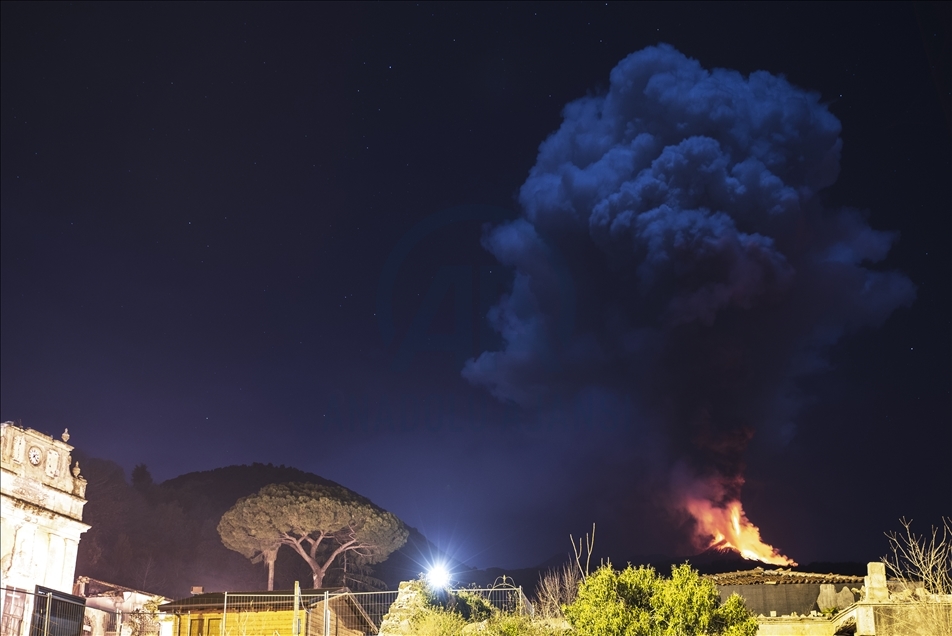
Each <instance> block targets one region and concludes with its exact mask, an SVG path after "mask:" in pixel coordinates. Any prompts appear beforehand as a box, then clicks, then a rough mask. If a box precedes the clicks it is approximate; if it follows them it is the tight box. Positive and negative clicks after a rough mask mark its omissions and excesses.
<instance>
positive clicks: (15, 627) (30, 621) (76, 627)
mask: <svg viewBox="0 0 952 636" xmlns="http://www.w3.org/2000/svg"><path fill="white" fill-rule="evenodd" d="M85 609H86V607H85V599H83V598H81V597H77V596H73V595H72V594H66V593H64V592H59V591H57V590H51V589H48V588H45V587H42V586H39V585H38V586H36V589H35V591H33V592H30V591H28V590H22V589H18V588H15V587H9V586H5V587H4V588H3V594H2V595H0V636H81V635H82V634H83V631H84V630H83V628H84V625H85V621H84V618H85Z"/></svg>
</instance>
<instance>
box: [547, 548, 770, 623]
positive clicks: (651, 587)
mask: <svg viewBox="0 0 952 636" xmlns="http://www.w3.org/2000/svg"><path fill="white" fill-rule="evenodd" d="M565 616H566V618H568V620H569V623H570V624H571V625H572V627H574V628H575V631H576V632H577V633H580V634H586V635H588V636H621V635H624V636H685V635H688V634H690V635H692V636H693V635H697V636H754V635H755V634H756V633H757V621H756V619H755V618H754V617H753V616H752V615H751V613H750V611H749V610H748V609H747V607H746V606H745V605H744V601H743V599H742V598H741V597H740V596H737V595H736V594H733V595H731V597H730V598H728V599H727V601H726V602H724V603H723V604H722V603H721V600H720V596H719V594H718V591H717V587H716V586H715V585H714V583H712V582H711V581H706V580H704V579H702V578H701V577H700V576H699V575H698V573H697V572H696V571H695V570H693V569H691V568H690V566H688V565H681V566H678V567H674V568H672V569H671V577H670V578H664V577H661V576H658V574H657V573H656V572H655V570H654V569H653V568H646V567H639V568H633V567H631V566H628V567H627V568H625V569H624V570H621V571H618V570H615V569H614V568H612V567H611V566H610V565H606V566H603V567H601V568H599V569H598V570H597V571H596V572H595V573H593V574H591V575H590V576H588V577H587V578H586V579H585V580H584V581H582V583H581V585H580V586H579V590H578V596H577V597H576V599H575V602H574V603H572V604H571V605H569V606H568V607H566V608H565Z"/></svg>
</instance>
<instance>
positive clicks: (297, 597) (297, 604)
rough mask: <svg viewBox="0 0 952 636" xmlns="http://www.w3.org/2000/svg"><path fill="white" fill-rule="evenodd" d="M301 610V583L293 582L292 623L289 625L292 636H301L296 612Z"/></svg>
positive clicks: (299, 622)
mask: <svg viewBox="0 0 952 636" xmlns="http://www.w3.org/2000/svg"><path fill="white" fill-rule="evenodd" d="M300 611H301V583H300V582H299V581H295V582H294V624H293V625H291V633H292V634H294V636H301V619H300V618H298V612H300Z"/></svg>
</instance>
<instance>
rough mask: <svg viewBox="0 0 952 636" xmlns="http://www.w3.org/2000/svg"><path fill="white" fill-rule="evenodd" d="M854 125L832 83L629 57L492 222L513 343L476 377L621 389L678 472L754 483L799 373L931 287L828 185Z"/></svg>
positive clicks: (482, 364)
mask: <svg viewBox="0 0 952 636" xmlns="http://www.w3.org/2000/svg"><path fill="white" fill-rule="evenodd" d="M839 135H840V122H839V121H838V120H837V119H836V117H835V116H833V115H832V114H831V113H830V112H829V111H828V110H827V108H826V106H825V105H824V104H822V103H821V102H820V97H819V95H818V94H816V93H812V92H809V91H805V90H803V89H800V88H798V87H795V86H793V85H791V84H790V83H789V82H787V81H786V79H784V78H783V77H781V76H776V75H772V74H770V73H767V72H762V71H761V72H755V73H752V74H751V75H749V76H747V77H745V76H743V75H741V74H740V73H738V72H736V71H732V70H728V69H714V70H706V69H704V68H702V66H701V65H700V64H699V63H698V62H697V61H695V60H692V59H689V58H687V57H685V56H684V55H683V54H681V53H680V52H678V51H677V50H675V49H673V48H672V47H670V46H667V45H660V46H655V47H650V48H647V49H644V50H642V51H639V52H636V53H634V54H632V55H630V56H629V57H627V58H626V59H624V60H622V61H621V62H620V63H619V64H618V65H617V66H616V67H615V68H614V70H613V71H612V73H611V81H610V88H609V90H608V92H607V94H605V95H601V96H588V97H584V98H581V99H578V100H576V101H573V102H571V103H570V104H568V105H567V106H566V107H565V109H564V111H563V123H562V125H561V127H560V128H559V129H558V130H557V131H555V132H554V133H553V134H552V135H551V136H550V137H549V138H548V139H546V140H545V141H544V142H543V143H542V145H541V146H540V149H539V154H538V159H537V162H536V164H535V166H534V167H533V168H532V169H531V171H530V173H529V177H528V179H527V180H526V182H525V183H524V184H523V186H522V188H521V191H520V194H519V201H520V204H521V206H522V209H523V213H522V216H521V218H519V219H518V220H515V221H513V222H510V223H507V224H503V225H500V226H497V227H495V228H493V229H491V230H489V231H488V232H487V234H486V236H485V237H484V245H485V247H486V248H487V249H488V250H489V251H490V252H491V253H492V254H494V255H495V256H496V258H497V259H498V260H499V261H500V262H501V263H503V264H504V265H506V266H508V267H510V268H512V269H513V270H514V273H515V275H514V281H513V285H512V289H511V292H510V293H508V294H507V295H506V296H504V297H503V298H502V299H501V300H500V301H499V303H498V304H497V305H496V306H495V307H494V308H493V309H492V310H491V311H490V313H489V316H488V319H489V320H490V322H491V324H492V326H493V328H494V329H496V330H497V331H498V332H499V334H500V335H501V336H502V338H503V341H504V343H505V344H504V347H503V348H502V350H500V351H487V352H484V353H482V354H481V355H480V356H479V357H477V358H475V359H471V360H469V361H468V362H467V364H466V365H465V367H464V369H463V376H464V377H465V378H466V379H467V380H469V381H470V382H471V383H473V384H475V385H478V386H483V387H485V388H486V389H488V390H489V391H491V392H492V394H493V395H495V396H496V397H497V398H498V399H500V400H503V401H510V402H515V403H518V404H520V405H523V406H525V407H527V408H531V409H543V410H544V409H545V408H546V406H547V405H550V406H551V404H552V403H553V401H554V400H558V399H564V398H565V396H573V395H581V394H584V393H586V392H592V391H600V392H608V393H610V394H612V395H615V396H618V398H619V399H623V400H627V401H628V403H631V404H634V408H631V409H628V410H627V413H628V415H627V417H629V418H630V422H629V424H630V429H631V430H632V431H637V432H636V433H633V434H632V437H639V436H641V435H645V436H647V437H651V438H652V439H660V440H662V441H661V442H660V443H659V444H660V448H658V449H657V450H658V451H659V452H660V453H661V454H662V455H663V456H664V457H665V458H666V459H665V462H666V465H667V466H668V468H670V469H673V470H672V474H677V475H678V476H677V477H674V478H672V479H671V481H672V486H671V487H672V489H677V488H679V486H677V485H674V483H673V482H679V481H683V475H684V474H688V475H690V479H689V481H690V480H694V481H696V482H701V481H703V480H710V479H714V480H716V481H717V482H718V484H719V486H718V488H717V489H715V490H716V491H717V492H719V493H721V494H719V495H718V497H720V498H722V499H725V500H726V499H727V498H730V497H736V496H737V495H738V490H739V488H740V484H741V483H742V481H743V480H742V456H743V451H744V447H745V445H746V444H747V442H748V440H749V439H750V438H751V436H752V435H754V434H756V435H758V436H766V437H768V438H769V439H774V440H775V441H777V442H778V443H783V442H785V441H786V440H788V439H789V438H790V436H791V435H792V433H793V431H794V422H795V416H796V413H797V409H798V406H799V404H800V403H801V402H802V397H801V396H800V395H799V394H798V392H797V388H796V383H795V381H796V379H797V378H798V377H801V376H803V375H805V374H809V373H813V372H817V371H819V370H822V369H823V368H824V366H825V365H826V364H827V362H826V359H825V352H826V349H827V348H828V347H829V346H830V345H831V344H833V343H834V342H836V341H837V340H838V339H839V338H840V337H841V336H842V335H843V334H844V333H847V332H850V331H853V330H856V329H860V328H864V327H876V326H878V325H880V324H881V323H882V322H883V321H884V320H885V319H886V318H887V317H888V316H889V315H890V313H891V312H893V311H894V310H895V309H896V308H898V307H900V306H903V305H908V304H910V303H911V302H912V301H913V299H914V296H915V289H914V286H913V285H912V283H911V282H910V281H909V280H908V279H907V278H906V277H905V276H903V275H902V274H900V273H897V272H889V271H879V270H875V269H872V268H871V267H870V266H871V265H872V264H874V263H876V262H878V261H881V260H882V259H883V258H884V257H885V256H886V254H887V253H888V251H889V249H890V247H891V245H892V244H893V242H894V241H895V240H896V238H897V236H896V235H895V234H894V233H890V232H885V231H879V230H874V229H872V228H871V227H870V226H869V224H868V223H867V222H866V221H865V220H864V217H863V215H862V214H861V213H860V212H858V211H856V210H851V209H829V208H827V207H824V205H823V204H822V203H821V201H820V199H819V197H818V193H819V192H820V191H821V190H822V189H823V188H825V187H828V186H830V185H831V184H833V183H834V182H835V181H836V178H837V175H838V172H839V162H840V150H841V147H842V142H841V140H840V137H839ZM570 287H571V288H572V289H573V290H574V291H572V292H571V294H573V304H572V306H571V307H570V308H569V309H567V308H566V302H565V298H566V294H567V291H566V290H567V289H569V288H570ZM567 311H571V312H572V316H571V317H570V318H571V322H572V324H573V328H572V329H571V332H567V331H566V329H565V328H564V325H565V324H566V312H567ZM646 431H647V432H646ZM652 443H656V442H652Z"/></svg>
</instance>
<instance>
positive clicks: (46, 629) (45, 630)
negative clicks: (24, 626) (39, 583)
mask: <svg viewBox="0 0 952 636" xmlns="http://www.w3.org/2000/svg"><path fill="white" fill-rule="evenodd" d="M52 601H53V593H52V592H47V593H46V616H45V617H44V620H43V636H48V634H49V633H50V604H51V603H52Z"/></svg>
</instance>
